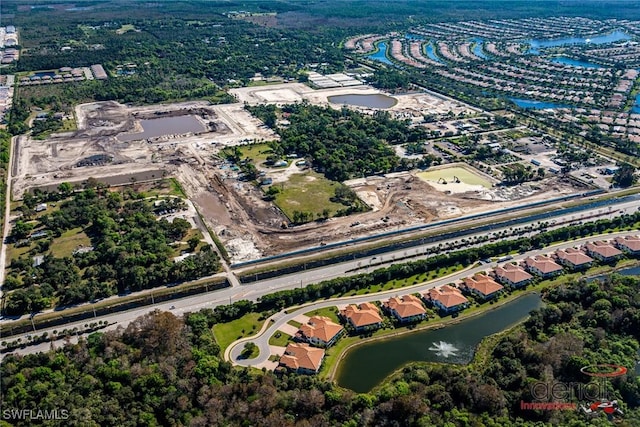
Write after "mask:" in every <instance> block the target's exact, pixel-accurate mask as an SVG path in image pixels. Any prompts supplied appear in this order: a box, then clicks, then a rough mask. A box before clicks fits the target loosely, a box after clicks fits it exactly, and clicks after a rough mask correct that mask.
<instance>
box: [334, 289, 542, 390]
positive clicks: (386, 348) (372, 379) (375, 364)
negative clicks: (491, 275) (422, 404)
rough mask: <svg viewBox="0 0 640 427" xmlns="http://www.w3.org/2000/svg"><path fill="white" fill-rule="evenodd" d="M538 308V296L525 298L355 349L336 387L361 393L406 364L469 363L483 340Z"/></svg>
mask: <svg viewBox="0 0 640 427" xmlns="http://www.w3.org/2000/svg"><path fill="white" fill-rule="evenodd" d="M541 306H542V300H541V299H540V296H539V295H538V294H527V295H524V296H522V297H520V298H518V299H516V300H514V301H511V302H509V303H508V304H505V305H502V306H500V307H497V308H495V309H493V310H489V311H487V312H485V313H483V314H479V315H477V316H474V317H471V318H469V319H465V320H462V321H460V322H459V323H456V324H454V325H448V326H446V327H444V328H442V329H437V330H423V331H416V332H410V333H407V334H404V335H400V336H398V337H391V338H387V339H383V340H378V341H372V342H370V343H366V344H362V345H359V346H357V347H355V348H353V349H352V350H350V351H349V352H348V353H347V354H346V356H345V358H344V359H343V360H342V361H341V362H340V366H339V367H338V373H337V377H336V380H337V383H338V384H339V385H340V386H342V387H346V388H349V389H352V390H354V391H355V392H358V393H364V392H368V391H369V390H371V389H372V388H373V387H375V386H376V385H378V384H379V383H380V382H381V381H382V380H384V379H385V378H386V377H387V376H389V375H390V374H391V373H393V372H394V371H396V370H397V369H399V368H401V367H402V366H404V365H406V364H407V363H410V362H444V363H457V364H465V363H469V362H470V361H471V360H472V359H473V355H474V353H475V350H476V348H477V346H478V344H479V343H480V341H481V340H482V339H483V338H485V337H487V336H489V335H492V334H495V333H497V332H500V331H502V330H504V329H506V328H508V327H510V326H513V325H514V324H516V323H518V322H520V321H522V320H524V319H526V318H527V317H528V315H529V312H531V311H532V310H535V309H537V308H539V307H541Z"/></svg>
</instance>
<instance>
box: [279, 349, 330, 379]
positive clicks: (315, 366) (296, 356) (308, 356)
mask: <svg viewBox="0 0 640 427" xmlns="http://www.w3.org/2000/svg"><path fill="white" fill-rule="evenodd" d="M323 359H324V350H323V349H321V348H316V347H311V346H310V345H309V344H302V343H291V344H289V345H288V346H287V348H286V349H285V351H284V354H283V355H282V356H281V357H280V365H281V366H284V367H285V368H287V369H289V370H290V371H293V372H296V373H298V374H317V373H318V371H319V370H320V365H322V360H323Z"/></svg>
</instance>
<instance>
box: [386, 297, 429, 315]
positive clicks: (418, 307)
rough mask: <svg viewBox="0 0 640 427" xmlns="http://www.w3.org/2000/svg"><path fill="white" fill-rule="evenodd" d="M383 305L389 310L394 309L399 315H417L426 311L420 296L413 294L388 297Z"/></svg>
mask: <svg viewBox="0 0 640 427" xmlns="http://www.w3.org/2000/svg"><path fill="white" fill-rule="evenodd" d="M384 305H385V307H388V308H389V309H391V310H395V312H396V313H398V315H399V316H400V317H411V316H419V315H421V314H425V313H426V312H427V311H426V310H425V308H424V306H423V305H422V302H421V301H420V298H418V297H416V296H414V295H405V296H403V297H400V298H398V297H393V298H389V301H386V302H385V303H384Z"/></svg>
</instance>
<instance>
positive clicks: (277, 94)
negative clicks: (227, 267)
mask: <svg viewBox="0 0 640 427" xmlns="http://www.w3.org/2000/svg"><path fill="white" fill-rule="evenodd" d="M349 93H379V91H377V90H376V89H373V88H370V87H355V88H354V87H350V88H339V89H326V90H321V91H314V90H312V89H310V88H308V87H307V86H304V85H301V84H295V83H291V84H286V85H276V86H261V87H255V88H244V89H235V90H234V94H235V95H236V96H237V97H238V99H239V101H240V102H239V103H236V104H230V105H222V106H214V105H209V104H207V103H204V102H188V103H181V104H171V105H155V106H146V107H140V108H129V107H127V106H124V105H121V104H118V103H115V102H104V103H95V104H86V105H80V106H78V107H77V109H76V116H77V118H78V131H76V132H73V133H66V134H57V135H53V136H52V137H50V138H48V139H46V140H44V141H36V140H31V139H29V138H27V137H21V138H20V141H19V143H18V147H17V158H16V162H15V165H14V166H15V167H14V171H15V175H14V181H13V193H14V197H16V198H20V197H21V195H22V194H23V192H24V191H25V190H27V189H30V188H36V187H37V188H43V189H52V188H55V187H56V186H57V185H58V184H60V183H61V182H65V181H67V182H74V183H82V182H83V181H85V180H86V179H87V178H89V177H93V178H96V179H99V180H102V181H106V182H109V183H111V184H125V183H129V182H141V181H145V180H153V179H158V178H161V177H163V176H174V177H176V178H177V179H178V181H179V182H180V183H181V185H182V187H183V188H184V190H185V192H186V194H187V195H188V196H189V198H190V199H191V200H192V201H193V203H194V204H195V205H196V207H197V208H198V210H199V211H200V213H201V214H202V216H203V218H204V220H205V222H206V224H207V225H208V226H209V227H210V229H211V230H213V231H214V232H215V233H216V234H217V235H218V236H219V238H220V240H221V241H222V242H223V243H224V244H225V246H226V248H227V250H228V252H229V253H230V254H231V256H232V260H233V261H234V262H239V261H244V260H250V259H256V258H259V257H261V256H266V255H271V254H276V253H282V252H288V251H293V250H296V249H300V248H304V247H310V246H317V245H320V244H322V243H323V242H324V243H327V242H330V241H338V240H348V239H351V238H355V237H360V236H365V235H373V234H377V233H379V232H382V231H391V230H395V229H398V228H401V227H406V226H409V225H416V224H421V223H427V222H431V221H435V220H439V219H444V218H451V217H456V216H460V215H464V214H470V213H476V212H481V211H486V210H489V209H491V210H493V209H500V208H502V207H507V206H512V205H515V204H519V205H521V204H524V203H526V202H528V201H534V200H542V199H549V198H552V197H557V196H560V195H566V194H571V193H575V192H576V191H581V190H580V189H578V188H576V187H575V186H574V184H572V183H571V182H569V181H562V180H561V179H560V178H557V177H548V178H546V179H545V180H543V181H539V182H536V183H534V184H528V185H524V186H518V187H492V188H483V189H481V190H480V189H475V188H473V187H469V191H456V192H453V191H450V189H448V187H446V186H443V185H438V184H437V183H429V182H428V181H424V180H421V179H420V178H418V177H417V175H416V174H415V173H409V172H403V173H397V174H389V175H386V176H373V177H368V178H362V179H357V180H352V181H350V182H348V183H347V184H348V185H349V186H351V187H352V188H353V189H354V190H355V191H356V192H357V194H358V195H359V196H360V197H361V199H362V200H363V201H365V203H367V204H368V205H369V207H370V208H371V210H370V211H368V212H365V213H361V214H357V215H351V216H348V217H339V218H331V219H329V220H326V221H319V222H312V223H308V224H305V225H302V226H297V227H288V226H287V223H288V220H287V218H286V217H285V216H284V215H283V214H282V212H280V210H279V209H278V208H277V207H276V206H275V205H274V204H273V203H272V202H268V201H265V200H263V195H262V192H261V190H260V189H257V188H256V187H255V186H253V185H252V184H251V183H248V182H243V181H241V180H239V179H238V176H237V174H235V175H234V174H230V173H229V169H228V168H227V169H225V162H224V161H223V160H222V159H220V157H219V151H220V150H221V149H222V148H224V147H226V146H229V145H239V144H245V143H248V142H251V141H269V140H273V139H277V135H276V134H274V133H273V132H272V131H271V130H270V129H268V128H266V127H265V126H263V125H262V123H261V122H260V121H259V120H257V119H255V118H253V117H252V116H250V115H249V114H248V113H247V112H245V111H244V109H243V103H244V102H245V101H246V102H248V103H257V102H265V101H266V102H277V103H289V102H295V101H301V100H303V99H306V100H308V101H309V102H311V103H315V104H327V102H328V101H327V97H328V96H332V95H337V94H349ZM397 99H398V103H397V104H396V105H395V106H394V107H392V110H395V111H400V112H402V111H406V110H407V109H412V111H417V112H419V114H423V113H434V112H436V113H446V112H447V111H449V110H451V109H453V111H454V112H460V111H467V107H466V106H464V105H463V104H461V103H458V102H453V101H449V100H444V99H440V98H437V97H434V96H432V95H429V94H414V95H403V96H399V97H397ZM335 107H336V108H340V106H335ZM181 116H191V117H195V118H196V119H197V120H198V122H199V123H200V124H201V125H202V126H198V127H197V128H198V129H194V131H193V132H188V131H187V132H184V131H183V133H181V134H175V133H172V131H171V129H167V131H166V132H165V133H164V134H161V135H156V136H153V137H149V138H143V137H141V138H140V139H136V138H133V139H131V138H127V139H130V140H128V141H126V142H124V141H122V140H120V139H118V135H122V134H131V133H136V132H138V133H139V132H142V131H143V130H145V131H146V130H147V129H146V127H144V126H142V123H145V124H147V126H148V122H146V121H149V120H151V121H153V120H155V119H162V118H166V117H172V118H176V117H178V118H179V117H181ZM190 120H191V119H190ZM191 121H192V120H191ZM153 123H160V122H153ZM143 128H144V129H143ZM141 135H142V134H141ZM299 169H300V170H299ZM279 173H280V174H282V176H285V175H290V174H295V173H303V170H302V169H301V168H297V167H293V166H291V167H290V168H287V169H286V171H282V172H279ZM274 178H278V177H277V176H275V174H274ZM274 181H276V182H277V181H278V179H274ZM492 184H495V182H492Z"/></svg>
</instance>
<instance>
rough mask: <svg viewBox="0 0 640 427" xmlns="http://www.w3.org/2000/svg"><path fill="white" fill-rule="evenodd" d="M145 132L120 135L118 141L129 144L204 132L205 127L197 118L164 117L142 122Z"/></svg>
mask: <svg viewBox="0 0 640 427" xmlns="http://www.w3.org/2000/svg"><path fill="white" fill-rule="evenodd" d="M140 125H141V126H142V129H143V131H142V132H137V133H123V134H121V135H118V141H122V142H129V141H135V140H141V139H147V138H155V137H157V136H163V135H180V134H183V133H189V132H193V133H198V132H203V131H204V130H205V127H204V125H203V124H202V123H200V121H199V120H198V119H197V118H196V117H195V116H178V117H163V118H160V119H150V120H140Z"/></svg>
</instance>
